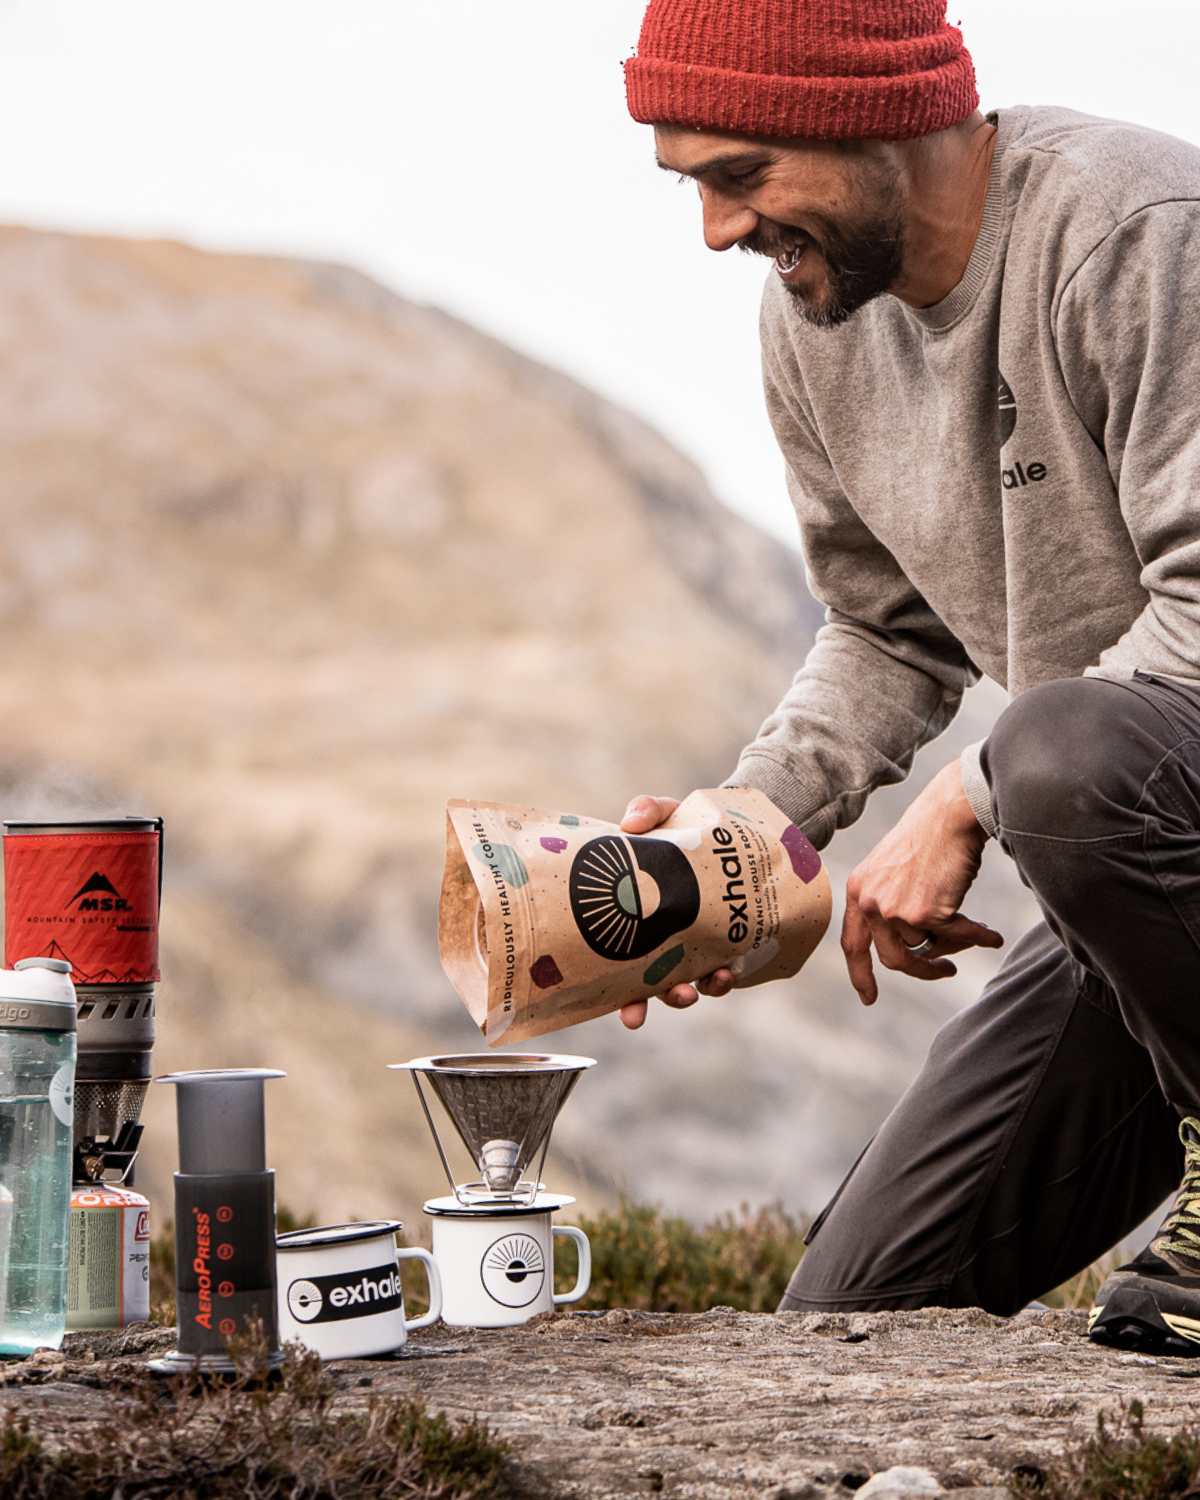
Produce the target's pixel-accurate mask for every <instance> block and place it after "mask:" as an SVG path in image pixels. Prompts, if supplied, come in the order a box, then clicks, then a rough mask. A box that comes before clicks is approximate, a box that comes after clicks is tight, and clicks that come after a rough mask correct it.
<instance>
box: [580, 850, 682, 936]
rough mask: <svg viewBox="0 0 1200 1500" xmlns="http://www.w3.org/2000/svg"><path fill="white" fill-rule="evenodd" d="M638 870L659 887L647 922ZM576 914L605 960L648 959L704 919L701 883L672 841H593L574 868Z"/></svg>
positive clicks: (582, 851)
mask: <svg viewBox="0 0 1200 1500" xmlns="http://www.w3.org/2000/svg"><path fill="white" fill-rule="evenodd" d="M638 870H641V871H643V873H644V874H646V875H648V876H649V877H650V879H651V880H652V881H653V882H654V884H655V885H656V886H657V887H658V905H657V906H656V907H655V909H654V910H653V911H652V912H651V913H650V915H649V916H646V915H645V913H644V911H643V908H642V895H641V892H640V891H639V890H638V874H637V872H638ZM568 890H569V894H570V897H571V912H572V914H573V916H574V918H575V921H576V923H577V924H578V926H579V931H580V932H581V933H582V935H583V940H584V942H585V943H586V944H587V945H588V947H589V948H590V949H591V950H592V952H593V953H598V954H599V955H600V957H601V958H609V959H614V960H616V961H617V962H620V961H621V960H623V959H633V958H645V956H646V954H647V953H652V952H653V951H654V949H655V948H657V947H659V946H660V945H661V944H662V943H664V942H665V941H666V940H667V938H669V937H672V936H673V935H674V934H675V933H677V932H682V931H683V930H684V928H685V927H690V926H691V925H692V923H693V922H694V921H695V920H696V918H697V917H698V916H699V915H700V882H699V881H698V880H697V879H696V874H695V871H694V870H693V869H692V867H691V864H690V863H689V862H688V857H687V855H686V854H684V852H683V850H682V849H679V848H677V847H676V845H674V844H672V843H669V842H668V841H667V840H666V839H656V838H639V839H627V838H621V837H620V836H619V835H617V834H614V833H606V834H603V835H602V836H601V837H600V838H598V839H589V840H588V842H587V843H586V844H584V846H583V848H582V849H580V851H579V853H578V854H577V855H576V856H575V859H574V861H573V863H572V865H571V879H570V884H569V887H568Z"/></svg>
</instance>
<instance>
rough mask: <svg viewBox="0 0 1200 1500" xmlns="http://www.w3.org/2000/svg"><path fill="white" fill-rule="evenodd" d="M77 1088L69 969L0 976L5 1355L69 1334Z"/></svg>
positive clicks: (22, 968) (0, 1298) (1, 1328)
mask: <svg viewBox="0 0 1200 1500" xmlns="http://www.w3.org/2000/svg"><path fill="white" fill-rule="evenodd" d="M74 1089H75V987H74V986H73V985H72V983H71V966H70V964H68V963H66V962H65V961H64V960H62V959H57V958H27V959H24V960H23V961H22V962H21V963H19V964H17V965H16V967H15V968H13V969H0V1354H17V1355H24V1354H29V1353H31V1352H32V1351H33V1350H34V1349H38V1348H50V1349H57V1348H58V1347H59V1345H60V1344H61V1343H62V1338H63V1334H64V1333H65V1331H66V1326H67V1249H68V1244H69V1232H70V1209H71V1135H72V1129H71V1126H72V1106H73V1095H74Z"/></svg>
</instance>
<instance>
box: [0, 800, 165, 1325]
mask: <svg viewBox="0 0 1200 1500" xmlns="http://www.w3.org/2000/svg"><path fill="white" fill-rule="evenodd" d="M162 853H163V822H162V819H161V818H132V817H131V818H100V819H93V820H89V821H87V822H77V823H32V822H25V821H9V822H7V823H5V825H4V949H5V954H6V962H7V963H8V964H10V965H14V964H16V963H17V962H18V961H19V960H21V959H25V958H32V957H34V956H42V957H47V958H57V959H62V960H64V961H65V962H66V963H67V964H69V965H70V971H71V974H72V977H73V979H74V981H75V986H76V996H77V1000H78V1005H79V1035H78V1045H79V1057H78V1062H77V1066H76V1074H75V1084H76V1087H75V1143H74V1144H75V1161H74V1180H75V1182H76V1184H83V1183H98V1182H104V1183H114V1184H121V1183H124V1184H127V1185H132V1182H133V1165H134V1161H135V1159H136V1156H137V1149H138V1143H139V1141H140V1139H141V1135H142V1126H141V1124H140V1123H139V1117H140V1115H141V1111H142V1104H143V1102H144V1100H145V1097H146V1089H147V1088H148V1086H149V1083H150V1074H151V1071H152V1070H151V1062H150V1052H151V1048H152V1047H153V1045H154V986H155V982H156V981H157V979H158V978H159V970H158V918H159V905H160V900H161V895H162ZM79 1227H80V1226H79V1222H78V1221H77V1229H78V1228H79ZM80 1326H84V1325H80Z"/></svg>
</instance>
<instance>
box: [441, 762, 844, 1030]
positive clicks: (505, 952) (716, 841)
mask: <svg viewBox="0 0 1200 1500" xmlns="http://www.w3.org/2000/svg"><path fill="white" fill-rule="evenodd" d="M446 824H447V827H446V868H445V874H444V876H443V879H442V895H441V903H440V907H439V912H438V939H439V945H440V948H441V955H442V964H443V966H444V968H445V970H446V973H447V974H448V975H449V977H450V980H451V982H452V983H453V985H454V987H455V989H457V991H458V993H459V994H460V995H461V996H462V998H463V1000H464V1001H465V1003H466V1006H467V1009H468V1010H469V1011H470V1012H471V1015H472V1016H473V1017H474V1019H475V1021H476V1022H477V1024H478V1025H479V1027H480V1028H481V1029H482V1031H483V1033H484V1035H485V1036H486V1037H487V1039H488V1042H489V1044H490V1045H491V1046H497V1045H499V1044H500V1043H503V1042H520V1041H525V1040H526V1039H527V1038H529V1037H535V1036H541V1035H543V1034H544V1033H545V1032H548V1031H558V1030H560V1029H561V1028H562V1027H564V1026H574V1025H575V1024H576V1023H577V1022H579V1021H587V1020H591V1018H592V1017H594V1016H602V1015H606V1014H607V1013H608V1012H609V1011H613V1010H616V1009H618V1008H619V1007H620V1006H622V1005H624V1004H625V1003H626V1002H627V1001H629V1000H641V999H646V998H648V997H649V996H651V995H656V994H660V993H661V992H663V991H664V990H667V989H669V988H670V987H671V986H672V985H676V984H681V983H688V982H691V981H694V980H697V979H700V978H702V977H703V976H704V975H706V974H710V973H711V972H712V971H713V970H714V969H718V968H722V967H724V968H728V969H732V971H733V973H734V975H735V976H736V979H735V983H736V985H737V986H738V987H741V986H745V985H751V984H765V983H766V982H767V980H770V979H788V978H790V977H791V976H792V975H793V974H795V973H796V972H797V970H799V968H800V967H801V965H802V964H803V963H804V962H805V960H806V959H807V958H808V957H809V955H810V954H811V953H812V951H813V949H814V948H815V947H816V946H817V944H818V942H820V940H821V937H822V935H823V934H824V932H825V929H826V928H827V927H828V925H829V910H830V892H829V876H828V875H827V874H826V871H825V867H824V865H823V864H822V863H821V858H820V856H819V855H818V854H817V852H816V850H815V849H814V848H813V846H812V845H811V844H810V843H809V841H808V840H807V839H806V838H805V837H804V835H803V834H802V833H801V832H800V830H799V829H798V828H797V827H796V826H795V825H794V824H793V823H790V822H789V821H788V819H787V818H786V817H785V816H784V815H783V813H781V812H780V811H779V809H778V808H777V807H776V806H775V804H774V803H773V802H771V801H770V799H769V798H768V797H766V796H765V795H764V794H763V793H762V792H757V791H749V790H745V789H741V790H733V789H730V788H720V789H717V790H714V791H701V792H693V793H692V795H691V796H690V797H688V798H687V799H686V800H685V801H683V802H681V803H680V805H679V807H678V808H677V810H676V811H675V813H674V814H673V815H672V817H671V818H669V819H668V821H667V822H666V823H664V824H663V825H662V826H661V827H659V828H656V829H655V830H654V831H653V833H649V834H629V833H622V832H621V830H620V828H619V827H617V825H616V824H615V823H605V822H602V821H600V820H599V819H597V818H585V817H577V816H575V815H573V814H570V813H552V812H541V811H539V810H538V809H536V808H532V807H510V806H506V805H504V804H501V803H496V802H463V801H457V800H456V801H452V802H450V803H448V804H447V807H446Z"/></svg>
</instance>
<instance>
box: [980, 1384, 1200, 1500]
mask: <svg viewBox="0 0 1200 1500" xmlns="http://www.w3.org/2000/svg"><path fill="white" fill-rule="evenodd" d="M1009 1489H1010V1491H1011V1493H1012V1495H1013V1496H1014V1497H1015V1500H1172V1497H1178V1500H1185V1497H1192V1496H1195V1495H1196V1494H1197V1493H1198V1491H1200V1432H1198V1431H1197V1430H1196V1429H1194V1428H1191V1427H1184V1428H1181V1429H1180V1430H1179V1431H1178V1432H1173V1433H1170V1434H1169V1435H1168V1434H1159V1433H1153V1432H1147V1431H1146V1423H1145V1410H1144V1408H1143V1406H1142V1403H1141V1402H1140V1401H1131V1402H1130V1403H1129V1405H1128V1406H1127V1407H1125V1408H1124V1409H1123V1410H1122V1411H1121V1413H1120V1415H1119V1416H1118V1418H1117V1420H1116V1422H1115V1423H1114V1424H1113V1425H1111V1426H1110V1425H1109V1423H1108V1421H1106V1419H1105V1417H1104V1415H1103V1413H1101V1415H1100V1416H1099V1417H1098V1418H1097V1420H1096V1435H1095V1436H1094V1437H1092V1438H1089V1439H1087V1441H1085V1442H1083V1443H1080V1444H1077V1445H1075V1446H1074V1447H1072V1448H1069V1449H1068V1450H1067V1452H1066V1453H1065V1454H1064V1455H1063V1457H1062V1458H1060V1459H1055V1460H1053V1461H1052V1462H1051V1463H1050V1464H1048V1465H1047V1467H1046V1468H1044V1469H1041V1468H1035V1467H1033V1466H1032V1465H1024V1466H1022V1467H1021V1468H1019V1469H1018V1470H1017V1471H1016V1472H1015V1473H1014V1475H1013V1477H1012V1479H1011V1481H1010V1483H1009Z"/></svg>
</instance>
